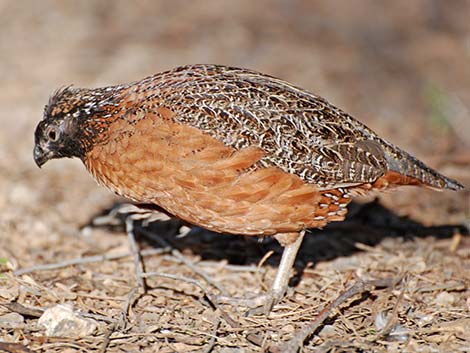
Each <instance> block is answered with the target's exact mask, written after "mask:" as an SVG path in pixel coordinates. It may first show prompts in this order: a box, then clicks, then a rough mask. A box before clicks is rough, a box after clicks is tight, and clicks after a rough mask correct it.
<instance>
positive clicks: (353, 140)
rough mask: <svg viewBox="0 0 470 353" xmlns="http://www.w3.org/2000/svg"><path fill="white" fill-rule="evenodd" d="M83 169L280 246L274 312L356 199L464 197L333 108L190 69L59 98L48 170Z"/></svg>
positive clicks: (49, 120) (40, 132) (50, 125)
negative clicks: (310, 233)
mask: <svg viewBox="0 0 470 353" xmlns="http://www.w3.org/2000/svg"><path fill="white" fill-rule="evenodd" d="M63 157H68V158H72V157H77V158H79V159H81V160H82V162H83V164H84V165H85V167H86V169H87V170H88V171H89V172H90V173H91V175H92V176H93V177H94V178H95V180H96V181H97V182H98V183H99V184H101V185H104V186H105V187H107V188H108V189H110V190H112V191H113V192H115V193H117V194H119V195H121V196H123V197H125V198H128V199H130V200H133V201H134V202H138V203H147V204H155V205H157V206H159V207H161V208H162V209H164V210H165V211H166V212H168V213H169V214H171V215H174V216H176V217H178V218H180V219H182V220H184V221H186V222H188V223H190V224H194V225H197V226H200V227H203V228H206V229H209V230H212V231H216V232H223V233H231V234H240V235H245V236H274V237H275V238H276V239H277V240H278V241H279V242H280V243H281V245H282V246H284V252H283V255H282V259H281V262H280V265H279V269H278V272H277V275H276V277H275V279H274V282H273V284H272V287H271V290H270V291H269V293H267V294H266V295H265V297H264V299H263V300H264V301H265V305H266V306H267V307H268V308H272V306H273V305H274V304H276V303H278V302H279V301H280V300H281V299H282V297H283V296H284V294H285V291H286V289H287V286H288V280H289V272H290V269H291V268H292V266H293V263H294V261H295V257H296V254H297V252H298V249H299V247H300V244H301V242H302V238H303V236H304V234H305V230H306V229H308V228H321V227H324V226H325V225H326V224H327V223H329V222H332V221H341V220H343V219H344V217H345V215H346V212H347V209H346V205H347V204H348V203H349V202H350V201H351V198H352V197H353V196H355V195H358V194H365V193H368V192H371V191H376V190H377V191H381V190H386V189H392V188H395V187H397V186H402V185H416V186H420V187H428V188H432V189H436V190H442V189H450V190H459V189H461V188H462V185H461V184H459V183H458V182H457V181H455V180H452V179H450V178H447V177H445V176H443V175H442V174H439V173H438V172H436V171H435V170H433V169H431V168H429V167H428V166H426V165H425V164H424V163H422V162H421V161H419V160H418V159H416V158H414V157H413V156H411V155H410V154H408V153H407V152H405V151H403V150H402V149H400V148H398V147H396V146H394V145H393V144H391V143H389V142H387V141H386V140H384V139H382V138H380V137H379V136H378V135H377V134H375V133H374V132H373V131H372V130H370V129H369V128H367V127H366V126H365V125H363V124H362V123H360V122H359V121H357V120H356V119H354V118H353V117H352V116H350V115H349V114H347V113H345V112H344V111H342V110H341V109H339V108H337V107H335V106H334V105H332V104H331V103H329V102H328V101H327V100H325V99H324V98H321V97H320V96H318V95H315V94H313V93H310V92H308V91H306V90H304V89H302V88H299V87H296V86H294V85H292V84H290V83H287V82H285V81H283V80H280V79H278V78H275V77H271V76H268V75H265V74H261V73H259V72H255V71H251V70H247V69H240V68H233V67H226V66H220V65H188V66H182V67H178V68H175V69H173V70H170V71H166V72H163V73H158V74H156V75H154V76H150V77H147V78H145V79H143V80H141V81H137V82H132V83H129V84H122V85H115V86H109V87H103V88H95V89H86V88H74V87H66V88H63V89H60V90H58V91H57V92H55V93H54V94H53V95H52V97H51V98H50V100H49V102H48V104H47V106H46V107H45V111H44V117H43V120H42V121H40V122H39V124H38V126H37V128H36V131H35V146H34V159H35V161H36V163H37V165H38V166H39V167H41V166H42V165H43V164H44V163H46V162H47V161H48V160H50V159H53V158H63Z"/></svg>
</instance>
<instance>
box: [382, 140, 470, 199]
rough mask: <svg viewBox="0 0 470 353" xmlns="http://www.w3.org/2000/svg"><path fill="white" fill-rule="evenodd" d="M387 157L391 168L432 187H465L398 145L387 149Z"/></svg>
mask: <svg viewBox="0 0 470 353" xmlns="http://www.w3.org/2000/svg"><path fill="white" fill-rule="evenodd" d="M385 158H386V160H387V163H388V168H389V170H391V171H394V172H397V173H400V174H402V175H404V176H407V177H411V178H413V179H416V180H419V181H420V182H421V183H422V184H424V185H425V186H428V187H430V188H433V189H438V190H441V189H449V190H462V189H463V188H464V186H463V185H462V184H460V183H459V182H458V181H456V180H454V179H451V178H448V177H446V176H444V175H442V174H440V173H439V172H437V171H435V170H434V169H432V168H430V167H428V166H427V165H426V164H424V163H423V162H421V161H420V160H419V159H417V158H415V157H413V156H412V155H410V154H409V153H407V152H405V151H403V150H400V149H398V148H396V147H395V148H394V149H393V151H387V152H386V153H385Z"/></svg>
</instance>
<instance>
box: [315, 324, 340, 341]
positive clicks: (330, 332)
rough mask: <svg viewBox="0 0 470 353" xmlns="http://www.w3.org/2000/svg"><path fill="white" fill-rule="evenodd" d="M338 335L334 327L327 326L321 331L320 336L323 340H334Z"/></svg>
mask: <svg viewBox="0 0 470 353" xmlns="http://www.w3.org/2000/svg"><path fill="white" fill-rule="evenodd" d="M336 335H337V332H336V329H335V327H334V326H333V325H325V326H323V329H322V330H321V331H320V333H319V336H320V337H321V338H323V339H326V338H332V337H334V336H336Z"/></svg>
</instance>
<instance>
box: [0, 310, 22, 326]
mask: <svg viewBox="0 0 470 353" xmlns="http://www.w3.org/2000/svg"><path fill="white" fill-rule="evenodd" d="M0 327H3V328H6V329H17V328H23V327H24V317H23V316H21V315H20V314H18V313H8V314H5V315H1V316H0Z"/></svg>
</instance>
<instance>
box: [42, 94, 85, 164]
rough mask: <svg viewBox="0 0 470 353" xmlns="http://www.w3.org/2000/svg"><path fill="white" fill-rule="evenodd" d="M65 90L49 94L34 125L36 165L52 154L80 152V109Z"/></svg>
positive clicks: (74, 155) (63, 155)
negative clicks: (51, 95)
mask: <svg viewBox="0 0 470 353" xmlns="http://www.w3.org/2000/svg"><path fill="white" fill-rule="evenodd" d="M66 90H67V91H65V90H64V91H61V92H58V93H56V94H55V95H54V96H53V97H52V98H51V100H50V101H49V104H48V105H47V106H46V109H45V111H44V119H43V120H42V121H41V122H40V123H39V124H38V126H37V127H36V131H35V133H34V142H35V145H34V160H35V162H36V164H37V165H38V166H39V167H41V166H42V165H43V164H44V163H46V162H47V161H48V160H50V159H53V158H62V157H68V158H72V157H80V158H81V157H82V156H83V153H84V152H83V148H82V144H81V143H80V136H79V135H80V133H79V130H80V129H79V121H80V110H79V108H78V107H74V104H73V99H70V98H71V97H72V96H71V94H70V93H71V92H72V91H71V90H70V89H66ZM69 96H70V97H69Z"/></svg>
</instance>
